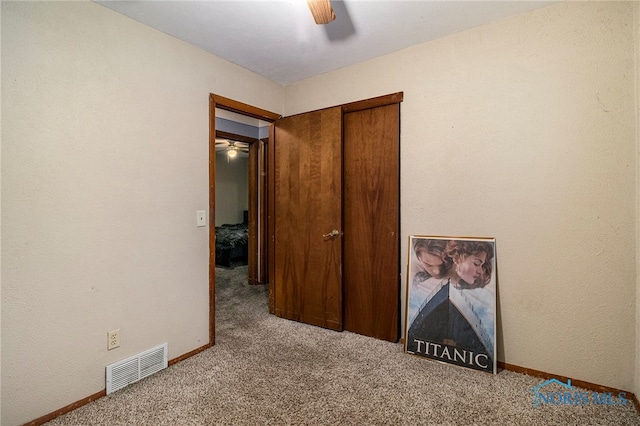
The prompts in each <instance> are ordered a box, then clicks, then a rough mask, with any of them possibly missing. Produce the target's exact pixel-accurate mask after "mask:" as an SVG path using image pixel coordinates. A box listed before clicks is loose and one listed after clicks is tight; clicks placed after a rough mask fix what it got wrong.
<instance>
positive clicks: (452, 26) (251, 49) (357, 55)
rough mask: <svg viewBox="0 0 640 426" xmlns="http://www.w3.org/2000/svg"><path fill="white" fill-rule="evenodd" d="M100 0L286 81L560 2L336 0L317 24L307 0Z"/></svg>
mask: <svg viewBox="0 0 640 426" xmlns="http://www.w3.org/2000/svg"><path fill="white" fill-rule="evenodd" d="M96 2H97V3H99V4H102V5H104V6H106V7H108V8H110V9H113V10H115V11H117V12H119V13H122V14H124V15H126V16H129V17H131V18H133V19H135V20H136V21H139V22H142V23H144V24H146V25H148V26H150V27H153V28H156V29H158V30H160V31H162V32H164V33H167V34H169V35H172V36H174V37H176V38H178V39H180V40H183V41H185V42H187V43H189V44H192V45H194V46H197V47H199V48H201V49H204V50H206V51H208V52H211V53H213V54H215V55H216V56H219V57H221V58H224V59H226V60H228V61H230V62H233V63H235V64H237V65H240V66H242V67H244V68H247V69H249V70H252V71H254V72H256V73H257V74H260V75H262V76H264V77H266V78H268V79H270V80H273V81H275V82H278V83H280V84H288V83H293V82H295V81H298V80H302V79H305V78H309V77H313V76H315V75H318V74H322V73H324V72H328V71H332V70H335V69H338V68H342V67H345V66H348V65H351V64H354V63H357V62H361V61H364V60H367V59H371V58H374V57H376V56H380V55H384V54H387V53H391V52H394V51H397V50H400V49H403V48H406V47H409V46H412V45H415V44H419V43H423V42H425V41H429V40H433V39H437V38H440V37H445V36H447V35H449V34H453V33H456V32H459V31H463V30H466V29H469V28H472V27H475V26H479V25H483V24H486V23H489V22H492V21H496V20H500V19H504V18H507V17H509V16H513V15H517V14H519V13H522V12H526V11H529V10H532V9H535V8H539V7H544V6H548V5H549V4H552V3H554V2H549V1H480V0H475V1H434V0H414V1H400V0H373V1H371V0H344V1H339V0H331V3H332V5H333V9H334V11H335V13H336V20H335V21H333V22H331V23H330V24H327V25H316V24H315V22H314V21H313V17H312V16H311V13H310V11H309V8H308V7H307V4H306V1H305V0H288V1H287V0H262V1H256V0H234V1H220V0H209V1H149V0H147V1H99V0H96Z"/></svg>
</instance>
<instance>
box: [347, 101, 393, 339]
mask: <svg viewBox="0 0 640 426" xmlns="http://www.w3.org/2000/svg"><path fill="white" fill-rule="evenodd" d="M399 119H400V105H399V104H391V105H387V106H382V107H377V108H370V109H365V110H361V111H355V112H348V113H345V114H344V118H343V120H344V141H343V144H344V147H343V151H344V157H343V161H344V172H343V190H344V197H343V200H344V203H343V215H344V230H345V233H344V237H343V238H344V241H343V244H344V246H343V250H344V251H343V286H344V301H343V303H344V329H345V330H349V331H352V332H354V333H358V334H363V335H366V336H371V337H375V338H378V339H383V340H388V341H391V342H395V341H397V340H398V338H399V332H400V331H399V304H400V303H399V301H400V299H399V296H400V270H399V247H398V241H399V236H398V234H399V206H400V199H399V179H400V178H399V172H400V170H399V169H400V158H399V151H400V127H399V126H400V123H399Z"/></svg>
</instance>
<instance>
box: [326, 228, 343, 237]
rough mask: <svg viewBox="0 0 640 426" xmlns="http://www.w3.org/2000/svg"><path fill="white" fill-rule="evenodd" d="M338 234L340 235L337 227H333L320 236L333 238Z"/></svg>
mask: <svg viewBox="0 0 640 426" xmlns="http://www.w3.org/2000/svg"><path fill="white" fill-rule="evenodd" d="M338 235H340V231H338V230H337V229H334V230H333V231H331V232H329V233H328V234H324V235H322V238H333V237H337V236H338Z"/></svg>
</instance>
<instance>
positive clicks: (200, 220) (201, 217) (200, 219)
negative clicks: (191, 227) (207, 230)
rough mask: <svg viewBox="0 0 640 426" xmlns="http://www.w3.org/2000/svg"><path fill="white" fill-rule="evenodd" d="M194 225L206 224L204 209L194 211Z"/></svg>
mask: <svg viewBox="0 0 640 426" xmlns="http://www.w3.org/2000/svg"><path fill="white" fill-rule="evenodd" d="M196 226H207V213H206V212H205V211H204V210H198V211H197V212H196Z"/></svg>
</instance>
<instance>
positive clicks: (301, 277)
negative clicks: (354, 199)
mask: <svg viewBox="0 0 640 426" xmlns="http://www.w3.org/2000/svg"><path fill="white" fill-rule="evenodd" d="M274 124H275V126H274V131H273V133H274V137H273V139H274V140H273V144H272V146H271V147H270V149H271V150H272V152H270V154H272V155H273V165H274V174H273V176H274V184H273V198H272V199H273V200H274V203H273V209H274V211H273V216H274V229H273V238H274V244H273V251H274V252H275V253H270V256H271V255H273V256H275V258H274V259H273V261H274V274H273V275H274V276H273V279H274V280H275V283H274V287H275V291H274V293H275V294H274V298H275V303H274V304H275V314H276V315H277V316H280V317H283V318H287V319H292V320H297V321H301V322H305V323H308V324H313V325H318V326H321V327H326V328H331V329H334V330H342V276H341V264H342V239H341V235H340V234H341V231H342V209H341V204H342V184H341V172H342V110H341V108H339V107H336V108H331V109H325V110H320V111H315V112H310V113H306V114H300V115H296V116H291V117H285V118H283V119H280V120H277V121H276V122H275V123H274ZM333 230H337V233H338V234H337V235H335V236H326V237H323V235H326V234H330V233H331V232H332V231H333Z"/></svg>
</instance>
